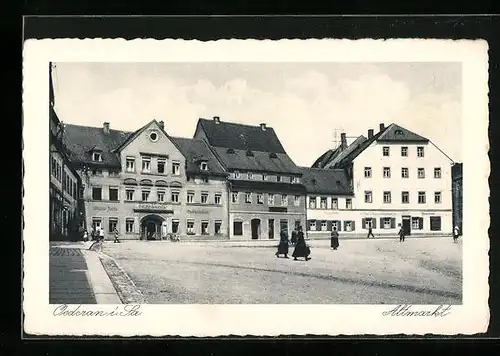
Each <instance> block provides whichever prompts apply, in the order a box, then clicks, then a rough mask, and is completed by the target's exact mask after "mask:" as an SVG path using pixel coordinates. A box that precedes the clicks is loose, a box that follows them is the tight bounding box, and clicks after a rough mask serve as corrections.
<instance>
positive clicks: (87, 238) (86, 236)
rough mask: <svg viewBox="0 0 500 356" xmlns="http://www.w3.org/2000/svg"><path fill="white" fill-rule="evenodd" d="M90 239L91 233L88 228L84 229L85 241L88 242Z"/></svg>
mask: <svg viewBox="0 0 500 356" xmlns="http://www.w3.org/2000/svg"><path fill="white" fill-rule="evenodd" d="M88 240H89V233H88V232H87V230H84V231H83V241H85V242H87V241H88Z"/></svg>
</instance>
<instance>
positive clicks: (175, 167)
mask: <svg viewBox="0 0 500 356" xmlns="http://www.w3.org/2000/svg"><path fill="white" fill-rule="evenodd" d="M172 174H173V175H174V176H179V175H181V163H180V162H172Z"/></svg>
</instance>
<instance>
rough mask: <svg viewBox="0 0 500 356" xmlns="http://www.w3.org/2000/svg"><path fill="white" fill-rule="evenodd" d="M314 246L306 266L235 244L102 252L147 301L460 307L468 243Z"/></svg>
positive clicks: (153, 245) (133, 244) (117, 247)
mask: <svg viewBox="0 0 500 356" xmlns="http://www.w3.org/2000/svg"><path fill="white" fill-rule="evenodd" d="M249 244H250V245H251V242H250V243H249ZM310 246H311V249H312V255H311V257H312V260H310V261H308V262H305V261H293V259H288V260H287V259H283V258H276V257H275V256H274V253H275V248H273V247H244V246H233V245H231V244H230V243H183V242H180V243H172V242H166V241H161V242H160V241H158V242H145V241H126V242H123V243H121V244H113V243H109V242H108V243H106V244H105V247H104V249H103V252H104V253H106V254H108V255H109V256H111V257H113V258H114V259H115V260H116V262H117V263H118V264H119V265H120V266H121V267H122V268H123V270H124V271H125V272H126V273H127V274H128V275H129V276H130V277H131V279H132V280H133V282H134V283H135V285H136V286H137V288H139V289H140V290H141V291H142V293H143V294H144V297H145V298H146V300H147V302H148V303H155V304H160V303H216V304H217V303H231V304H239V303H249V304H253V303H269V304H275V303H283V304H288V303H290V304H293V303H302V304H321V303H335V304H398V303H411V304H461V299H462V271H461V256H462V244H461V243H459V244H453V243H452V239H451V238H450V237H446V238H424V239H418V238H413V239H408V240H407V241H406V242H405V243H399V242H398V241H397V240H346V241H341V247H340V249H339V250H338V251H331V250H330V249H329V241H310ZM291 251H292V248H291V250H290V253H291Z"/></svg>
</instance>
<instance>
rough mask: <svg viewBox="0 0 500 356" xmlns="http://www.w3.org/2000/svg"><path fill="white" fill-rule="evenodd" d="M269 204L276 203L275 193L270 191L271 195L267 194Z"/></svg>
mask: <svg viewBox="0 0 500 356" xmlns="http://www.w3.org/2000/svg"><path fill="white" fill-rule="evenodd" d="M267 204H268V205H274V194H271V193H269V195H268V196H267Z"/></svg>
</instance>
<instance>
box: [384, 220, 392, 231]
mask: <svg viewBox="0 0 500 356" xmlns="http://www.w3.org/2000/svg"><path fill="white" fill-rule="evenodd" d="M383 220H384V221H383V222H384V225H382V226H383V228H384V229H390V228H391V218H384V219H383Z"/></svg>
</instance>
